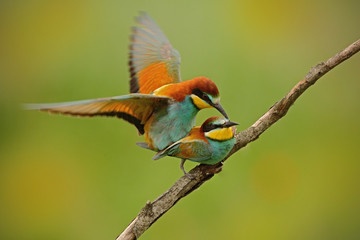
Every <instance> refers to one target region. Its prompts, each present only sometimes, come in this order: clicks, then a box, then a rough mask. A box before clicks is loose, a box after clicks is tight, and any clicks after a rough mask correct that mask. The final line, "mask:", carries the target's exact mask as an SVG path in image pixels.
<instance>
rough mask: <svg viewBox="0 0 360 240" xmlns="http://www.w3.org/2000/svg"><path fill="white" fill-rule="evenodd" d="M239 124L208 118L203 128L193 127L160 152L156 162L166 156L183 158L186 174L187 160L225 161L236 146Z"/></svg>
mask: <svg viewBox="0 0 360 240" xmlns="http://www.w3.org/2000/svg"><path fill="white" fill-rule="evenodd" d="M235 125H238V123H235V122H231V121H229V120H228V119H225V118H220V117H211V118H208V119H207V120H206V121H205V122H204V123H203V124H202V125H201V127H193V128H192V129H191V131H190V132H189V134H188V135H187V136H186V137H184V138H182V139H180V140H179V141H177V142H175V143H173V144H171V145H170V146H168V147H167V148H165V149H164V150H162V151H159V152H158V153H157V154H156V155H155V156H154V157H153V159H154V160H157V159H159V158H162V157H165V156H172V157H177V158H181V164H180V168H181V170H182V171H183V172H184V174H186V171H185V169H184V163H185V161H186V160H190V161H193V162H198V163H202V164H209V165H212V164H215V163H218V162H220V161H221V160H223V159H224V158H225V157H226V156H227V155H228V154H229V152H230V150H231V149H232V148H233V146H234V144H235V138H234V136H235V133H236V127H235Z"/></svg>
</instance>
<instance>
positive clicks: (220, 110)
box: [211, 103, 229, 119]
mask: <svg viewBox="0 0 360 240" xmlns="http://www.w3.org/2000/svg"><path fill="white" fill-rule="evenodd" d="M211 106H213V107H214V108H216V109H217V110H218V111H219V112H220V113H221V114H222V115H223V116H224V117H226V119H229V117H228V115H227V114H226V112H225V110H224V108H223V107H222V106H221V105H220V103H213V104H212V105H211Z"/></svg>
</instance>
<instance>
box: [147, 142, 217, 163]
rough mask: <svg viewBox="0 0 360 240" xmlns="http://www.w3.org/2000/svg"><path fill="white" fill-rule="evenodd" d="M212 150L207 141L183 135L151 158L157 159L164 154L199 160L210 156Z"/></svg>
mask: <svg viewBox="0 0 360 240" xmlns="http://www.w3.org/2000/svg"><path fill="white" fill-rule="evenodd" d="M212 152H213V150H212V147H211V146H210V144H209V143H207V142H205V141H203V140H201V139H200V140H199V139H192V140H190V139H189V137H185V138H183V139H181V140H179V141H177V142H175V143H174V144H172V145H170V146H169V147H167V148H165V149H164V150H162V151H160V152H158V153H157V154H156V155H155V156H154V157H153V159H154V160H157V159H159V158H162V157H165V156H172V157H177V158H182V159H189V160H191V161H195V162H201V161H204V160H207V159H209V158H210V157H211V156H212Z"/></svg>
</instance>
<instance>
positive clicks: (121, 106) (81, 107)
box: [25, 94, 171, 134]
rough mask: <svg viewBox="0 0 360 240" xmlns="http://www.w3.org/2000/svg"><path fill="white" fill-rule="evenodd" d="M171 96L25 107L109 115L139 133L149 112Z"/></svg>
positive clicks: (134, 97)
mask: <svg viewBox="0 0 360 240" xmlns="http://www.w3.org/2000/svg"><path fill="white" fill-rule="evenodd" d="M170 101H171V98H167V97H161V96H154V95H150V94H130V95H124V96H118V97H110V98H99V99H91V100H82V101H74V102H63V103H48V104H28V105H26V106H25V107H26V108H27V109H32V110H41V111H47V112H51V113H61V114H66V115H73V116H88V117H92V116H111V117H119V118H122V119H124V120H126V121H128V122H130V123H131V124H134V125H135V126H136V128H137V129H138V130H139V132H140V133H141V134H143V133H144V124H145V123H146V121H147V120H148V119H149V117H150V116H151V114H152V113H153V112H154V111H155V110H157V109H159V108H162V107H166V106H167V105H168V104H169V103H170Z"/></svg>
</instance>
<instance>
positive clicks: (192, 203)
mask: <svg viewBox="0 0 360 240" xmlns="http://www.w3.org/2000/svg"><path fill="white" fill-rule="evenodd" d="M359 9H360V2H359V1H355V0H344V1H335V0H330V1H325V0H323V1H285V0H275V1H266V0H256V1H250V0H242V1H237V0H224V1H214V0H199V1H161V0H153V1H145V0H137V1H128V0H122V1H115V0H106V1H85V0H65V1H57V0H53V1H40V0H39V1H35V0H28V1H1V3H0V108H1V118H0V239H7V240H8V239H16V240H21V239H27V240H30V239H31V240H32V239H34V240H35V239H36V240H40V239H52V240H53V239H59V240H60V239H67V240H71V239H88V240H90V239H114V238H115V237H116V236H117V235H118V234H119V233H120V232H121V231H122V230H123V229H124V228H125V227H126V226H127V224H128V223H129V222H130V221H131V220H132V219H133V218H134V217H135V216H136V214H137V213H138V211H139V210H140V209H141V208H142V207H143V206H144V204H145V202H146V201H147V200H154V199H155V198H156V197H157V196H158V195H160V194H161V193H163V192H164V191H165V190H166V189H168V188H169V187H170V186H171V185H172V184H173V183H174V182H175V181H176V180H177V179H178V178H179V177H180V176H181V175H182V172H181V171H180V169H179V160H178V159H174V158H166V159H164V160H161V161H156V162H154V161H152V160H151V157H152V156H153V153H152V152H150V151H147V150H144V149H141V148H139V147H137V146H136V145H135V142H139V141H143V137H139V136H137V131H136V129H135V128H134V127H132V126H130V125H129V124H128V123H126V122H124V121H121V120H118V119H109V118H91V119H90V118H89V119H87V118H71V117H66V116H57V115H48V114H45V113H40V112H32V111H24V110H22V109H21V107H20V104H21V103H34V102H35V103H46V102H60V101H72V100H80V99H89V98H98V97H107V96H116V95H123V94H127V93H128V91H129V86H128V80H129V74H128V67H127V61H128V45H129V34H130V27H131V26H133V25H134V24H135V22H134V17H135V16H137V15H138V13H139V11H140V10H142V11H146V12H147V13H149V14H150V15H151V16H152V17H153V18H154V19H155V20H156V21H157V22H158V24H159V25H160V26H161V28H162V29H163V30H164V32H165V33H166V35H167V36H168V37H169V39H170V41H171V43H172V44H173V46H174V47H175V48H176V49H178V50H179V52H180V53H181V56H182V67H181V69H182V77H183V79H184V80H186V79H191V78H193V77H195V76H201V75H203V76H207V77H209V78H211V79H213V80H214V81H215V82H216V83H217V85H218V87H219V89H220V92H221V96H222V100H221V101H222V105H223V106H224V108H225V109H226V110H227V112H228V114H229V116H230V118H231V119H232V120H233V121H236V122H240V123H241V125H240V126H239V127H238V130H242V129H246V128H247V127H249V126H250V125H251V124H252V123H253V122H254V121H256V120H257V119H258V118H259V117H260V116H261V115H262V114H263V113H264V112H265V111H266V110H267V109H268V108H269V107H270V106H271V105H272V104H273V103H274V102H275V101H277V100H279V99H281V98H282V97H283V96H284V95H285V94H286V93H287V92H288V91H289V90H290V89H291V87H292V86H294V85H295V84H296V83H297V81H299V80H301V79H302V78H303V77H304V76H305V75H306V73H307V72H308V70H309V69H310V67H311V66H314V65H316V64H317V63H318V62H320V61H323V60H326V59H327V58H329V57H331V56H332V55H334V54H335V53H336V52H338V51H340V50H341V49H343V48H344V47H346V46H347V45H349V44H350V43H352V42H354V41H355V40H357V39H358V38H359V36H360V34H359V23H360V14H359V11H358V10H359ZM359 80H360V54H358V55H357V56H354V57H353V58H351V59H350V60H348V61H347V62H345V63H343V64H342V65H340V66H339V67H337V68H335V69H334V70H333V71H331V72H330V73H329V74H327V75H325V76H324V77H323V78H322V79H321V80H320V81H319V82H318V83H317V84H316V85H314V86H313V87H311V88H310V89H309V90H308V91H307V92H306V93H305V94H304V95H303V96H301V97H300V99H298V101H297V102H296V104H295V105H294V106H293V108H292V109H291V110H290V111H289V113H288V115H287V116H286V117H285V118H284V119H282V120H281V121H279V122H278V123H277V124H276V125H274V126H273V127H271V128H270V129H269V130H268V131H266V132H265V133H264V134H263V135H262V136H261V137H260V139H258V140H257V141H256V142H254V143H251V144H250V145H249V146H247V147H246V148H245V149H242V150H240V151H239V152H238V153H236V154H235V155H233V156H232V157H231V158H230V159H229V160H228V161H227V162H226V164H225V166H224V169H223V172H222V173H220V174H219V175H217V176H215V177H214V178H213V179H212V180H211V181H210V182H208V183H206V184H205V185H203V186H202V187H201V188H200V190H197V191H195V192H194V193H192V194H191V195H189V196H188V197H186V198H185V199H183V200H181V201H180V202H179V203H178V204H177V205H176V206H175V207H174V208H173V209H171V210H170V212H168V213H167V214H165V215H164V216H163V217H162V218H161V219H160V220H159V221H158V222H157V223H155V224H154V225H153V226H152V227H151V228H150V229H149V230H148V231H147V232H146V233H145V234H144V235H143V237H142V238H143V239H247V240H248V239H267V240H268V239H276V240H281V239H284V240H286V239H359V238H360V174H359V171H360V161H359V160H360V158H359V155H360V148H359V143H360V126H359V124H358V119H359V117H360V111H359V110H360V96H359V92H360V81H359ZM213 114H217V112H216V111H213V110H204V111H202V112H201V113H200V114H199V116H198V119H197V123H198V124H201V122H202V121H204V120H205V119H206V118H207V117H209V116H211V115H213ZM194 166H195V164H193V163H187V164H186V166H185V167H186V168H187V169H188V170H189V169H190V168H192V167H194Z"/></svg>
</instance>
